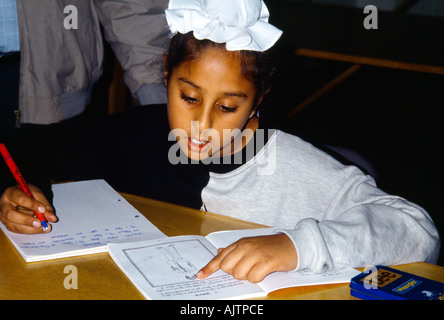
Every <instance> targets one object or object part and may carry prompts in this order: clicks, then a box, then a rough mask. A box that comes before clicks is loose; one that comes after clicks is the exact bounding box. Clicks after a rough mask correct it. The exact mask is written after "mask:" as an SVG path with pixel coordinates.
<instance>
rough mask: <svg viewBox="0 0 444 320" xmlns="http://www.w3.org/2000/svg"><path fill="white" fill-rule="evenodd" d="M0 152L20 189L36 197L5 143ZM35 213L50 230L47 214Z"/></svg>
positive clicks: (46, 228)
mask: <svg viewBox="0 0 444 320" xmlns="http://www.w3.org/2000/svg"><path fill="white" fill-rule="evenodd" d="M0 153H1V154H2V156H3V159H5V161H6V164H7V165H8V167H9V170H11V173H12V175H13V176H14V178H15V180H17V183H18V185H19V186H20V189H22V191H23V192H24V193H26V194H27V195H28V196H29V197H31V198H32V199H34V196H33V194H32V192H31V189H30V188H29V186H28V184H27V183H26V181H25V178H23V176H22V174H21V173H20V171H19V169H18V168H17V166H16V164H15V162H14V160H13V159H12V157H11V155H10V154H9V152H8V149H6V146H5V144H4V143H0ZM34 214H35V216H36V217H37V218H38V219H39V220H40V221H41V222H42V226H43V229H44V230H45V231H46V230H48V224H47V221H46V218H45V216H44V215H43V214H41V213H39V212H34Z"/></svg>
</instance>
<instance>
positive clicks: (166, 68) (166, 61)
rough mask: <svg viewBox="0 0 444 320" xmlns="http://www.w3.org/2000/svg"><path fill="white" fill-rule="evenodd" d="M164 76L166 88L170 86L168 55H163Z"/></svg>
mask: <svg viewBox="0 0 444 320" xmlns="http://www.w3.org/2000/svg"><path fill="white" fill-rule="evenodd" d="M163 75H164V81H165V86H167V85H168V56H167V55H166V54H164V55H163Z"/></svg>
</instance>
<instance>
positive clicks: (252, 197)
mask: <svg viewBox="0 0 444 320" xmlns="http://www.w3.org/2000/svg"><path fill="white" fill-rule="evenodd" d="M166 17H167V20H168V23H169V26H170V28H171V31H172V32H173V34H174V36H173V38H172V39H171V44H170V49H169V52H168V54H167V55H166V56H165V83H166V86H167V92H168V105H167V108H165V106H157V107H140V108H135V109H133V110H130V111H129V112H126V113H122V114H118V115H113V116H111V117H106V118H105V119H102V120H100V121H99V120H98V121H95V122H93V123H91V124H86V125H84V126H83V127H81V128H70V127H66V126H61V125H56V126H53V127H50V128H48V129H46V130H45V131H43V132H41V133H40V134H39V135H34V136H33V137H26V144H25V143H21V142H20V141H21V140H20V139H19V138H16V139H15V140H14V141H10V142H9V143H8V147H9V148H10V149H11V150H10V151H11V154H12V155H13V157H14V158H15V159H16V162H19V163H18V166H19V167H21V168H23V170H22V171H24V172H23V174H24V176H26V177H27V180H28V182H31V183H32V184H33V185H34V186H38V187H39V189H37V188H36V187H34V186H33V188H34V190H33V191H34V195H35V197H36V199H37V200H36V201H34V200H32V199H30V198H28V197H27V196H26V195H25V194H23V193H22V192H21V191H20V190H19V189H18V188H17V187H10V186H11V185H13V184H14V183H13V182H12V181H5V180H6V179H4V180H3V181H2V185H3V189H0V190H5V191H4V192H3V195H2V197H1V199H0V211H1V214H0V220H1V221H2V223H3V224H5V226H6V227H7V228H8V229H9V230H12V231H15V232H25V233H35V232H42V228H41V225H40V222H39V221H38V219H36V218H35V217H33V216H32V215H27V214H26V213H24V212H23V211H24V210H19V209H21V208H22V207H23V208H26V209H29V210H38V211H40V212H42V213H44V214H45V216H46V217H47V219H48V221H50V222H55V221H56V220H57V218H56V216H55V215H54V211H53V208H52V207H51V205H50V203H51V192H50V184H49V182H48V181H49V180H48V179H47V178H52V179H54V180H81V179H92V178H104V179H106V180H107V181H108V182H109V183H110V184H111V185H113V186H114V188H115V189H117V190H119V191H123V192H128V193H134V194H140V195H143V196H147V197H151V198H156V199H159V200H164V201H168V202H173V203H178V204H181V205H186V206H191V207H196V208H200V207H201V206H202V208H203V209H205V210H208V211H211V212H216V213H219V214H223V215H227V216H233V217H236V218H240V219H244V220H248V221H253V222H257V223H260V224H265V225H270V226H274V227H277V228H279V229H278V230H279V231H278V232H276V233H275V234H273V235H270V236H264V237H253V238H245V239H241V240H239V241H238V242H236V243H234V244H232V245H230V246H228V247H227V248H221V249H219V252H218V254H217V256H216V257H215V258H214V259H213V260H212V261H210V262H209V263H208V265H207V266H205V267H204V268H203V269H202V270H201V271H200V272H199V273H198V274H197V277H198V278H205V277H207V276H208V275H209V274H211V273H212V272H214V271H215V270H217V269H219V268H220V269H222V270H223V271H225V272H227V273H230V274H232V275H233V276H234V277H236V278H237V279H248V280H250V281H252V282H258V281H260V280H262V279H263V278H264V277H265V276H266V275H267V274H269V273H271V272H274V271H285V270H293V269H297V270H301V269H308V270H311V271H313V272H320V271H323V270H325V269H328V268H340V267H342V266H352V267H362V266H365V265H371V264H390V265H392V264H399V263H408V262H414V261H427V262H431V263H433V262H435V261H436V259H437V257H438V253H439V236H438V233H437V230H436V228H435V227H434V225H433V222H432V220H431V218H430V216H429V215H428V214H427V212H425V211H424V210H423V209H422V208H420V207H418V206H417V205H415V204H412V203H410V202H408V201H407V200H405V199H402V198H399V197H396V196H391V195H388V194H386V193H384V192H383V191H381V190H380V189H378V188H377V187H376V186H375V182H374V180H373V179H372V178H371V177H369V176H366V175H365V174H363V173H362V172H361V171H360V170H358V169H357V168H356V167H352V166H344V165H342V164H341V163H339V162H337V161H336V160H335V159H333V158H332V157H330V156H328V155H327V154H325V153H323V152H322V151H320V150H318V149H315V148H314V147H313V146H311V145H310V144H308V143H306V142H304V141H302V140H300V139H299V138H297V137H295V136H291V135H288V134H286V133H284V132H282V131H279V130H271V131H270V130H268V128H267V127H266V124H265V121H264V119H262V118H261V117H260V116H259V114H260V113H259V111H260V108H261V104H262V102H263V100H264V97H265V96H266V94H267V93H268V91H269V90H270V86H269V79H270V75H271V73H272V71H273V67H272V66H270V63H269V59H268V57H267V54H266V52H265V51H267V50H268V49H269V48H270V47H271V46H272V45H273V44H274V43H275V42H276V41H277V39H278V38H279V36H280V34H281V32H280V31H279V30H277V29H276V28H274V27H273V26H271V25H269V24H268V22H267V21H268V11H267V9H266V7H265V4H264V3H263V2H262V1H261V0H244V1H239V0H232V1H219V0H206V1H203V0H202V1H191V0H190V1H185V0H181V1H171V2H170V5H169V9H168V10H167V11H166ZM266 129H267V130H266ZM167 137H169V138H168V140H167ZM30 139H34V140H30ZM258 141H259V142H263V143H257V142H258ZM23 151H24V152H23ZM21 152H22V153H23V154H21ZM30 154H31V155H32V156H33V158H32V161H30V159H26V157H25V155H28V156H29V155H30ZM239 155H240V157H238V156H239ZM178 159H179V160H178ZM183 159H187V160H189V161H182V160H183ZM239 159H240V161H239ZM6 172H7V171H5V174H2V175H1V177H2V178H3V177H6V176H8V174H7V173H6ZM43 173H44V174H43ZM11 179H12V178H11ZM19 206H20V207H19Z"/></svg>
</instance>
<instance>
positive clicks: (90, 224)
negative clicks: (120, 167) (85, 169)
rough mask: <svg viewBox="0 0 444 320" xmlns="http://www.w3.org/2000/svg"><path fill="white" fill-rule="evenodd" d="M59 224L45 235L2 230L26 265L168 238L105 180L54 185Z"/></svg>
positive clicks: (55, 224)
mask: <svg viewBox="0 0 444 320" xmlns="http://www.w3.org/2000/svg"><path fill="white" fill-rule="evenodd" d="M52 190H53V192H54V203H53V204H54V207H55V210H56V215H57V216H58V218H59V221H58V222H56V223H52V231H51V232H49V233H43V234H34V235H30V234H17V233H13V232H10V231H8V230H6V228H5V227H4V225H3V224H1V223H0V227H1V228H2V230H3V232H4V233H5V234H6V235H7V237H8V238H9V240H10V241H11V242H12V244H13V245H14V246H15V247H16V249H17V250H18V251H19V253H20V254H21V255H22V257H23V258H24V259H25V261H26V262H32V261H42V260H49V259H56V258H64V257H71V256H77V255H84V254H91V253H98V252H106V251H107V246H106V245H107V244H108V243H109V242H118V243H119V242H132V241H140V240H148V239H159V238H163V237H166V236H165V235H164V234H163V233H162V232H161V231H160V230H158V229H157V228H156V227H155V226H154V225H153V224H152V223H151V222H150V221H148V220H147V219H146V218H145V217H144V216H143V215H142V214H141V213H140V212H138V211H137V210H136V209H135V208H134V207H133V206H131V205H130V204H129V203H128V202H127V201H126V200H125V199H124V198H123V197H122V196H121V195H120V194H119V193H117V192H116V191H115V190H114V189H113V188H112V187H111V186H110V185H109V184H108V183H107V182H105V181H104V180H89V181H80V182H72V183H63V184H55V185H53V186H52Z"/></svg>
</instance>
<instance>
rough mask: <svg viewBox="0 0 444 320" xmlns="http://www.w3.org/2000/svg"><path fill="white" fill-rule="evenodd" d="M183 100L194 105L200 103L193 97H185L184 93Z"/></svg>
mask: <svg viewBox="0 0 444 320" xmlns="http://www.w3.org/2000/svg"><path fill="white" fill-rule="evenodd" d="M181 98H182V100H184V101H185V102H187V103H192V104H194V103H196V102H198V101H199V99H197V98H192V97H188V96H187V95H185V94H184V93H182V96H181Z"/></svg>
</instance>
